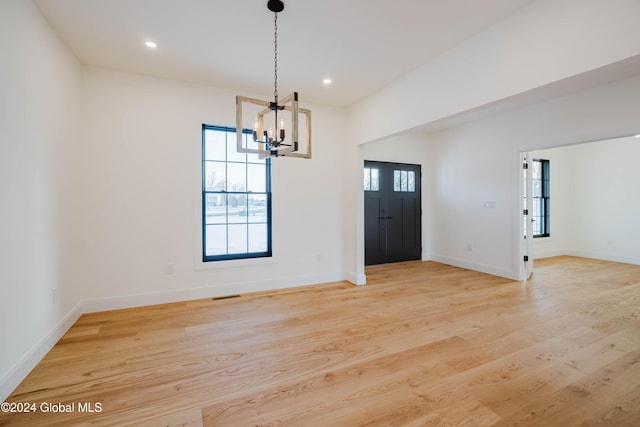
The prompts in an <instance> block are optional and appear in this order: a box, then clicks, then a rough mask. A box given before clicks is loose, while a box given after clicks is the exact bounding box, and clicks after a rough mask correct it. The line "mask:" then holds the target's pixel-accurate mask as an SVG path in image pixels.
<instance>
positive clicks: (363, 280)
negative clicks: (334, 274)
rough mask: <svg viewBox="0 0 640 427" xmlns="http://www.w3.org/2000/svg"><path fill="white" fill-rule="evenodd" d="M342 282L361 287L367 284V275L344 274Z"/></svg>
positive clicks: (351, 272)
mask: <svg viewBox="0 0 640 427" xmlns="http://www.w3.org/2000/svg"><path fill="white" fill-rule="evenodd" d="M344 280H346V281H348V282H351V283H353V284H354V285H357V286H361V285H366V284H367V275H366V274H364V273H362V274H358V273H355V272H353V271H350V272H348V273H345V278H344Z"/></svg>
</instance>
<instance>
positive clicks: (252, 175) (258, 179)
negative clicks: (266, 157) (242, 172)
mask: <svg viewBox="0 0 640 427" xmlns="http://www.w3.org/2000/svg"><path fill="white" fill-rule="evenodd" d="M266 169H267V167H266V166H265V165H264V164H262V165H259V164H255V165H254V164H248V165H247V179H248V182H247V191H255V192H256V193H264V192H266V191H267V185H266V181H265V178H266Z"/></svg>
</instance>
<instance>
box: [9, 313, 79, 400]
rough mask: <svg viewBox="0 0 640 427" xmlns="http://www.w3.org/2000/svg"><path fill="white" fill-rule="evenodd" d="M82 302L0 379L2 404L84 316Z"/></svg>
mask: <svg viewBox="0 0 640 427" xmlns="http://www.w3.org/2000/svg"><path fill="white" fill-rule="evenodd" d="M82 314H83V313H82V302H79V303H78V304H76V306H75V307H73V308H72V309H71V311H70V312H69V313H68V314H67V315H66V316H65V317H64V318H63V319H62V320H61V321H60V322H58V324H57V325H56V326H55V327H54V328H53V329H52V330H51V331H50V332H49V333H48V334H46V335H45V336H44V337H42V339H40V341H38V342H37V343H36V344H35V345H34V346H33V347H32V348H31V350H29V351H28V352H27V354H25V356H24V357H23V358H22V359H21V360H20V361H18V363H16V364H15V365H14V367H13V368H12V369H10V370H9V372H7V373H6V374H5V375H4V376H3V377H2V378H0V402H4V401H5V399H6V398H7V397H9V395H10V394H11V393H13V391H14V390H15V389H16V387H18V385H20V383H21V382H22V380H24V379H25V378H26V377H27V375H29V372H31V370H33V368H35V366H36V365H37V364H38V363H39V362H40V361H41V360H42V358H43V357H44V356H45V355H46V354H47V353H48V352H49V350H51V349H52V348H53V346H54V345H56V343H57V342H58V341H59V340H60V338H62V336H63V335H64V334H65V333H67V331H68V330H69V328H71V326H73V324H74V323H76V321H77V320H78V319H79V318H80V316H81V315H82Z"/></svg>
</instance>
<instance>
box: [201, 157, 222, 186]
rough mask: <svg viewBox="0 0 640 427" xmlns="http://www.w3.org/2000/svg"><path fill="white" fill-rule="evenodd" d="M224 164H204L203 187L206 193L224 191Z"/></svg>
mask: <svg viewBox="0 0 640 427" xmlns="http://www.w3.org/2000/svg"><path fill="white" fill-rule="evenodd" d="M225 166H226V165H225V163H224V162H205V165H204V186H205V190H206V191H224V190H225V186H226V182H227V175H226V168H225Z"/></svg>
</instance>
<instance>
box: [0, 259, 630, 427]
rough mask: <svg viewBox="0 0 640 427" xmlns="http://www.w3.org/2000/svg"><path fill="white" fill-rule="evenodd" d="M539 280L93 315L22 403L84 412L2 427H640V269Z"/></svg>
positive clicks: (54, 354)
mask: <svg viewBox="0 0 640 427" xmlns="http://www.w3.org/2000/svg"><path fill="white" fill-rule="evenodd" d="M536 265H537V267H536V270H535V274H534V277H533V279H532V280H530V281H529V282H528V283H526V284H523V283H520V282H513V281H509V280H506V279H500V278H496V277H493V276H488V275H484V274H480V273H476V272H472V271H468V270H463V269H459V268H454V267H450V266H446V265H442V264H438V263H434V262H409V263H400V264H393V265H384V266H376V267H371V268H367V277H368V285H367V286H364V287H355V286H352V285H349V284H347V283H334V284H327V285H321V286H314V287H306V288H297V289H293V290H286V291H279V292H270V293H261V294H252V295H242V296H241V297H239V298H234V299H224V300H216V301H214V300H211V299H208V300H198V301H190V302H184V303H175V304H166V305H159V306H152V307H143V308H136V309H129V310H120V311H112V312H105V313H95V314H88V315H84V316H82V317H81V318H80V319H79V320H78V322H77V323H76V324H75V325H74V326H73V327H72V328H71V329H70V330H69V332H68V333H67V334H66V335H65V336H64V337H63V338H62V339H61V340H60V342H59V343H58V344H57V345H56V346H55V347H54V348H53V349H52V350H51V352H50V353H49V354H48V355H47V356H46V357H45V358H44V359H43V360H42V361H41V362H40V364H38V366H37V367H36V368H35V369H34V370H33V372H31V374H30V375H29V376H28V377H27V378H26V379H25V381H24V382H23V383H22V384H21V385H20V386H19V387H18V388H17V389H16V390H15V392H14V394H13V395H12V396H11V397H9V398H8V399H7V401H9V402H18V401H21V402H35V403H36V404H37V405H38V406H40V405H41V404H42V403H63V404H71V403H74V402H75V403H76V406H75V408H73V409H74V412H72V413H43V412H42V411H41V410H40V409H38V411H37V412H35V413H30V414H19V415H18V414H0V425H28V426H40V425H42V426H71V425H78V424H82V425H89V424H91V425H113V426H124V425H135V426H178V425H181V426H201V425H205V426H232V427H237V426H253V425H261V426H276V425H291V426H305V427H308V426H364V425H367V426H391V425H398V426H459V425H460V426H461V425H464V426H490V425H496V426H507V425H518V426H520V425H536V426H573V425H608V426H615V427H620V426H639V425H640V266H634V265H627V264H616V263H610V262H604V261H595V260H588V259H581V258H571V257H559V258H553V259H548V260H541V261H538V262H537V264H536ZM79 402H80V403H83V404H86V403H89V404H92V405H96V404H97V403H100V404H101V405H102V412H99V413H86V412H84V413H83V412H80V411H79ZM93 408H94V409H96V407H95V406H93Z"/></svg>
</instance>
